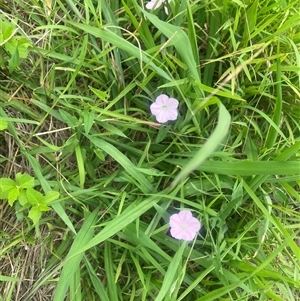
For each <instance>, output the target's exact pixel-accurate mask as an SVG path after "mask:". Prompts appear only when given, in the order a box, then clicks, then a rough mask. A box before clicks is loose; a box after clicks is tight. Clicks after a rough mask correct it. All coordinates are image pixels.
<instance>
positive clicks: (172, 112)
mask: <svg viewBox="0 0 300 301" xmlns="http://www.w3.org/2000/svg"><path fill="white" fill-rule="evenodd" d="M166 112H167V115H168V120H176V119H177V116H178V112H177V110H176V109H175V110H173V109H170V110H168V111H166Z"/></svg>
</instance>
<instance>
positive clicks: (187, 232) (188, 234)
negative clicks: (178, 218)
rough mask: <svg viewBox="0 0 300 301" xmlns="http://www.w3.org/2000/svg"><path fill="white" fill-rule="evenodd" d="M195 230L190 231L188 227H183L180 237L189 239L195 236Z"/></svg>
mask: <svg viewBox="0 0 300 301" xmlns="http://www.w3.org/2000/svg"><path fill="white" fill-rule="evenodd" d="M195 236H196V232H194V231H191V230H189V229H185V230H184V231H183V233H182V239H183V240H186V241H191V240H193V239H194V238H195Z"/></svg>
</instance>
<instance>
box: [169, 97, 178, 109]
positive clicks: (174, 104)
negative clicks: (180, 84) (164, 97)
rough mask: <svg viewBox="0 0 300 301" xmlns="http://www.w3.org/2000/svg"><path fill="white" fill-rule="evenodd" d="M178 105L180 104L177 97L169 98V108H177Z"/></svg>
mask: <svg viewBox="0 0 300 301" xmlns="http://www.w3.org/2000/svg"><path fill="white" fill-rule="evenodd" d="M178 105H179V101H178V100H177V99H176V98H169V99H168V108H170V109H177V107H178Z"/></svg>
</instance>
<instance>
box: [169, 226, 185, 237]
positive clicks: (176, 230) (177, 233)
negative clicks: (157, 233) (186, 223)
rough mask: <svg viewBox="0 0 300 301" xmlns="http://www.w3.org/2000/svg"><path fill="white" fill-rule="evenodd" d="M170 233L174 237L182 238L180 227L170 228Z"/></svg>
mask: <svg viewBox="0 0 300 301" xmlns="http://www.w3.org/2000/svg"><path fill="white" fill-rule="evenodd" d="M170 233H171V235H172V237H174V238H176V239H182V238H183V232H182V229H180V228H171V230H170Z"/></svg>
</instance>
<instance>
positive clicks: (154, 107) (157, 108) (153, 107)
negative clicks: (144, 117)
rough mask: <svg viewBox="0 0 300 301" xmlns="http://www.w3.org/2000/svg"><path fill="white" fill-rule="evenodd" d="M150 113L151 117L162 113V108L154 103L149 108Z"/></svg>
mask: <svg viewBox="0 0 300 301" xmlns="http://www.w3.org/2000/svg"><path fill="white" fill-rule="evenodd" d="M150 111H151V113H152V114H153V115H156V114H159V113H160V112H161V111H162V106H161V105H160V104H158V103H157V102H154V103H153V104H151V106H150Z"/></svg>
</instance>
